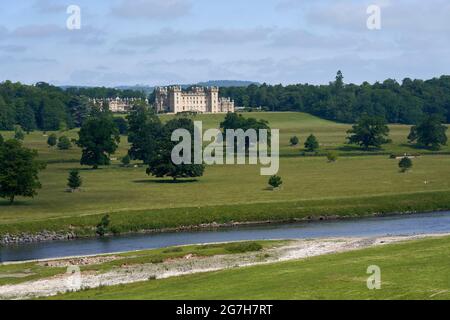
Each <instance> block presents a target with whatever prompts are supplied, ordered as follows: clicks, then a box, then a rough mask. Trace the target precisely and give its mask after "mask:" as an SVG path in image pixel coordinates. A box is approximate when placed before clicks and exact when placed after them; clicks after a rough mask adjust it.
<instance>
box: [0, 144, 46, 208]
mask: <svg viewBox="0 0 450 320" xmlns="http://www.w3.org/2000/svg"><path fill="white" fill-rule="evenodd" d="M37 156H38V154H37V152H36V151H35V150H30V149H28V148H25V147H23V146H22V144H21V143H20V142H19V141H18V140H8V141H5V142H4V143H3V144H2V145H1V146H0V197H2V198H7V199H8V200H9V202H10V203H11V204H12V203H13V202H14V199H15V197H17V196H23V197H34V196H35V195H36V194H37V193H36V189H39V188H41V183H40V182H39V177H38V174H39V171H41V170H43V169H44V168H45V163H43V162H40V161H38V160H36V158H37Z"/></svg>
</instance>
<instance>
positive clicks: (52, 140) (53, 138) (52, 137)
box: [47, 133, 58, 147]
mask: <svg viewBox="0 0 450 320" xmlns="http://www.w3.org/2000/svg"><path fill="white" fill-rule="evenodd" d="M57 142H58V137H57V136H56V134H54V133H52V134H51V135H49V136H48V139H47V144H48V145H49V146H50V147H54V146H56V143H57Z"/></svg>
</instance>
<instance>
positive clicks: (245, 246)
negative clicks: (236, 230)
mask: <svg viewBox="0 0 450 320" xmlns="http://www.w3.org/2000/svg"><path fill="white" fill-rule="evenodd" d="M262 248H263V247H262V245H261V244H259V243H257V242H238V243H230V244H227V245H226V246H225V250H226V251H228V252H231V253H245V252H252V251H261V250H262Z"/></svg>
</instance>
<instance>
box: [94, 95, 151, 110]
mask: <svg viewBox="0 0 450 320" xmlns="http://www.w3.org/2000/svg"><path fill="white" fill-rule="evenodd" d="M89 101H91V102H92V103H94V104H100V105H102V104H103V103H104V102H106V103H107V104H108V105H109V111H111V112H113V113H126V112H128V111H130V110H131V108H132V106H133V104H134V102H137V101H142V99H139V98H119V97H117V98H107V99H89ZM145 102H146V103H148V100H147V99H145Z"/></svg>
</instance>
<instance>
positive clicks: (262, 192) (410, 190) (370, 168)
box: [0, 113, 450, 234]
mask: <svg viewBox="0 0 450 320" xmlns="http://www.w3.org/2000/svg"><path fill="white" fill-rule="evenodd" d="M249 116H255V117H258V118H264V119H266V120H268V121H269V122H270V126H271V127H272V128H280V129H281V145H282V146H281V152H282V155H289V154H291V155H292V154H299V152H300V147H296V148H293V147H290V146H289V145H288V141H289V137H290V136H292V135H298V136H299V137H300V138H301V141H302V142H303V141H304V139H305V137H306V135H308V134H309V133H314V134H316V135H317V136H318V138H319V140H320V141H321V143H322V148H323V149H326V148H329V149H336V150H341V151H340V152H341V153H343V154H346V153H348V152H349V151H347V150H353V148H350V149H346V147H345V146H344V144H343V142H344V141H345V132H346V130H347V129H348V128H349V126H348V125H342V124H336V123H333V122H329V121H325V120H322V119H319V118H316V117H313V116H310V115H307V114H302V113H257V114H256V113H255V114H249ZM170 117H171V116H164V117H163V118H164V119H163V120H167V119H169V118H170ZM222 118H223V115H199V116H197V117H196V118H195V120H203V121H204V127H205V128H208V127H217V126H218V123H219V122H220V121H221V120H222ZM408 131H409V128H408V127H407V126H392V138H393V140H394V143H393V144H391V145H388V146H386V148H385V149H386V150H389V151H392V152H394V150H395V152H400V151H402V152H403V151H410V152H412V151H417V150H415V149H413V148H411V147H409V146H405V145H404V143H406V136H407V134H408ZM11 134H12V133H3V135H4V136H5V137H6V138H7V137H9V136H11ZM66 134H68V135H69V136H71V137H75V136H76V132H75V131H70V132H69V133H66ZM46 140H47V138H46V137H45V136H43V134H42V133H41V132H34V133H32V134H30V135H28V136H27V137H26V139H25V145H27V146H29V147H32V148H35V149H37V150H38V151H39V154H40V157H41V159H43V160H46V161H49V165H48V166H47V169H46V170H44V171H43V172H42V173H41V182H42V184H43V188H42V189H41V190H39V194H38V196H37V197H36V198H35V199H23V198H18V201H17V203H16V204H15V205H13V206H9V205H8V202H7V201H5V200H0V234H5V233H17V232H26V231H32V232H37V231H41V230H44V229H46V230H54V231H59V230H64V231H67V230H68V229H69V228H70V229H71V230H72V229H75V231H77V232H80V233H83V234H84V233H87V234H93V228H92V227H93V226H95V225H96V224H97V223H98V222H99V221H100V219H101V216H102V215H104V214H111V217H112V223H113V225H115V226H116V228H117V229H116V230H117V231H121V232H125V231H137V230H140V229H144V228H146V229H148V228H149V229H159V228H173V227H177V226H180V225H195V224H200V223H211V222H222V223H226V222H230V221H259V220H288V219H294V218H305V217H307V216H308V215H364V214H370V213H375V212H397V211H410V210H416V211H420V210H438V209H448V208H450V179H449V177H450V156H446V155H428V156H423V157H420V158H418V159H416V160H414V167H413V170H412V171H411V172H408V173H406V174H401V173H399V171H398V167H397V161H396V160H390V159H389V158H388V156H386V155H383V156H380V155H370V156H368V155H366V156H358V157H341V158H340V159H339V160H338V161H337V162H336V163H328V162H327V161H326V159H325V158H324V157H282V158H281V162H280V172H279V174H280V175H281V176H282V178H283V181H284V183H283V187H282V189H281V190H279V191H270V190H267V180H268V178H267V177H264V176H261V175H260V174H259V169H260V167H259V166H248V165H246V166H237V165H236V166H209V167H207V168H206V172H205V175H204V176H203V177H201V178H199V179H198V181H187V182H180V183H170V182H171V181H169V180H164V179H163V180H161V179H154V178H152V177H149V176H147V175H146V174H145V168H144V167H138V168H134V167H130V168H123V167H121V166H120V165H119V160H114V161H113V164H112V166H110V167H104V168H102V169H100V170H91V169H90V168H87V167H84V168H82V167H81V166H80V165H79V164H78V163H77V162H76V161H78V159H79V153H80V151H79V149H78V148H76V147H74V148H73V149H72V150H69V151H59V150H56V149H50V148H48V147H47V144H46ZM127 147H128V146H127V142H126V137H122V143H121V145H120V148H119V150H118V152H117V155H114V157H117V158H118V159H120V157H121V156H123V155H125V153H126V151H127ZM445 150H450V149H448V147H446V149H445ZM73 168H79V169H81V176H82V178H83V180H84V185H83V190H82V192H78V193H67V192H65V189H66V183H67V176H68V172H69V170H70V169H73Z"/></svg>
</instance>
